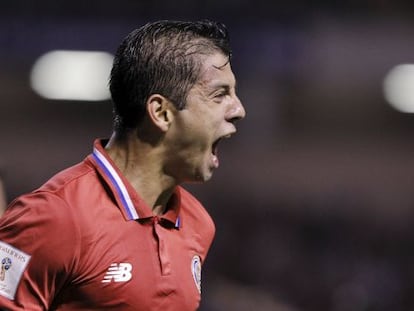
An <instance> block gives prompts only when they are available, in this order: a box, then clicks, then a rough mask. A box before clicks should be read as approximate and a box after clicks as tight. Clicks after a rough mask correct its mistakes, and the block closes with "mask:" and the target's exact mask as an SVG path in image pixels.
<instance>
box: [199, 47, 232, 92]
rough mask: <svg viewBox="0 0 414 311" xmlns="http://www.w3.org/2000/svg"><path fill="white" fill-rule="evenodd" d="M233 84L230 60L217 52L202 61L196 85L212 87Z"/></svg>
mask: <svg viewBox="0 0 414 311" xmlns="http://www.w3.org/2000/svg"><path fill="white" fill-rule="evenodd" d="M235 83H236V82H235V77H234V74H233V71H232V70H231V66H230V60H229V58H228V57H227V56H225V55H223V54H222V53H218V52H217V53H215V54H212V55H208V56H206V57H205V58H204V59H203V63H202V66H201V71H200V76H199V79H198V82H197V83H196V84H198V85H199V86H203V87H214V86H215V85H223V84H225V85H229V86H234V85H235Z"/></svg>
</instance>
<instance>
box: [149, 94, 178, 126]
mask: <svg viewBox="0 0 414 311" xmlns="http://www.w3.org/2000/svg"><path fill="white" fill-rule="evenodd" d="M171 105H172V104H171V102H170V101H169V100H168V99H167V98H165V97H164V96H162V95H160V94H152V95H151V96H150V97H149V98H148V100H147V112H148V116H149V118H150V120H151V121H152V123H153V124H154V125H155V126H156V127H158V128H159V129H160V130H161V131H163V132H166V131H167V130H168V128H169V127H170V124H171V122H172V119H173V113H172V111H171Z"/></svg>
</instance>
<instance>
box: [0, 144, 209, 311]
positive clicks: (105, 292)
mask: <svg viewBox="0 0 414 311" xmlns="http://www.w3.org/2000/svg"><path fill="white" fill-rule="evenodd" d="M214 232H215V227H214V223H213V221H212V220H211V218H210V216H209V215H208V213H207V212H206V210H205V209H204V208H203V206H202V205H201V204H200V203H199V202H198V201H197V200H196V199H195V198H194V197H193V196H192V195H191V194H189V193H188V192H187V191H186V190H184V189H183V188H182V187H177V188H176V191H175V193H174V195H173V196H172V198H171V200H170V202H169V206H168V211H167V212H166V213H165V214H164V215H162V216H154V215H153V214H152V211H151V208H150V207H149V206H147V205H146V204H145V203H144V202H143V201H142V199H141V198H140V197H139V195H138V194H137V193H136V192H135V190H134V189H133V188H132V186H131V185H130V183H129V182H128V181H127V180H126V179H125V178H124V177H123V176H122V174H121V172H120V171H119V170H118V169H117V167H116V166H115V164H114V163H113V162H112V161H111V159H110V158H109V156H108V155H107V154H106V152H105V150H104V148H103V147H102V146H101V142H100V141H96V142H95V145H94V151H93V153H92V154H91V155H89V156H88V157H87V158H86V159H85V160H84V161H83V162H81V163H79V164H78V165H75V166H73V167H71V168H69V169H67V170H65V171H63V172H61V173H59V174H57V175H56V176H54V177H53V178H52V179H50V180H49V181H48V182H47V183H46V184H44V185H43V186H42V187H41V188H39V189H38V190H36V191H34V192H32V193H30V194H26V195H23V196H21V197H20V198H18V199H16V200H15V201H14V202H13V203H12V204H11V205H10V207H9V209H8V210H7V212H6V213H5V214H4V216H3V217H2V218H1V219H0V265H1V266H0V308H1V309H4V308H5V309H7V310H23V309H24V310H92V309H95V310H142V311H149V310H162V311H167V310H174V311H186V310H196V309H197V307H198V306H199V302H200V282H201V264H202V263H203V262H204V260H205V258H206V255H207V251H208V249H209V247H210V245H211V242H212V240H213V236H214Z"/></svg>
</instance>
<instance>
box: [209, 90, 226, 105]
mask: <svg viewBox="0 0 414 311" xmlns="http://www.w3.org/2000/svg"><path fill="white" fill-rule="evenodd" d="M227 95H228V92H226V91H224V90H223V91H220V92H217V93H215V94H214V96H213V99H214V101H216V102H221V101H222V100H223V99H224V98H225V97H226V96H227Z"/></svg>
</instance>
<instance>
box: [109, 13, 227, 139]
mask: <svg viewBox="0 0 414 311" xmlns="http://www.w3.org/2000/svg"><path fill="white" fill-rule="evenodd" d="M217 51H219V52H221V53H223V54H224V55H225V56H228V57H229V59H230V57H231V49H230V44H229V36H228V31H227V28H226V26H225V25H224V24H222V23H219V22H214V21H209V20H203V21H197V22H186V21H170V20H163V21H157V22H153V23H148V24H146V25H144V26H142V27H141V28H138V29H135V30H133V31H132V32H131V33H129V34H128V35H127V36H126V37H125V39H124V40H123V41H122V43H121V44H120V46H119V48H118V50H117V52H116V54H115V58H114V63H113V67H112V70H111V76H110V82H109V87H110V91H111V95H112V101H113V104H114V130H115V131H117V132H125V131H128V130H130V129H133V128H136V127H137V126H138V124H139V123H140V122H141V121H142V119H143V118H144V116H145V113H146V112H145V111H146V101H147V99H148V98H149V96H151V95H152V94H160V95H163V96H165V97H166V98H168V99H169V100H170V101H171V102H173V104H174V105H175V106H176V108H177V109H179V110H181V109H183V108H185V102H186V97H187V94H188V91H189V90H190V89H191V87H192V86H193V85H194V84H195V83H196V82H197V79H198V78H199V75H200V71H201V66H202V59H203V57H202V56H205V55H211V54H213V53H215V52H217Z"/></svg>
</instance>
